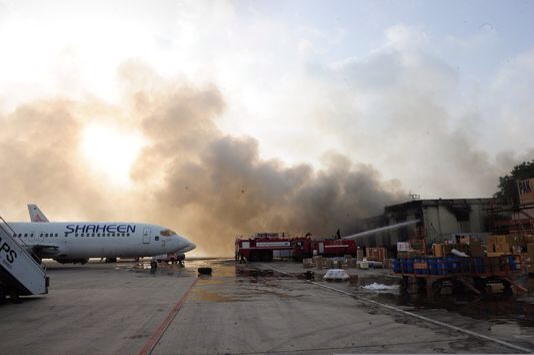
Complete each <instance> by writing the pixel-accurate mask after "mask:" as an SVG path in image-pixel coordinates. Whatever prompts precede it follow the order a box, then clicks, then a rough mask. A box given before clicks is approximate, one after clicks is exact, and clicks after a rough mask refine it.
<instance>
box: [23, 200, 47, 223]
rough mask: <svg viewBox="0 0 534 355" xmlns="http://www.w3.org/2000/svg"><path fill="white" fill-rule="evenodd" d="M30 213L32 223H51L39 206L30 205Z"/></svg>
mask: <svg viewBox="0 0 534 355" xmlns="http://www.w3.org/2000/svg"><path fill="white" fill-rule="evenodd" d="M28 212H29V213H30V221H32V222H50V221H49V220H48V218H46V216H45V215H44V213H43V212H42V211H41V210H40V209H39V207H37V205H34V204H28Z"/></svg>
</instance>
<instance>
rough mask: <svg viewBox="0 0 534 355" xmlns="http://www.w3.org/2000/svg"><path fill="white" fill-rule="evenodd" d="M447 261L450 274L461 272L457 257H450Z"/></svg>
mask: <svg viewBox="0 0 534 355" xmlns="http://www.w3.org/2000/svg"><path fill="white" fill-rule="evenodd" d="M446 260H447V270H448V273H449V274H457V273H459V272H460V260H459V259H458V257H456V256H448V257H446Z"/></svg>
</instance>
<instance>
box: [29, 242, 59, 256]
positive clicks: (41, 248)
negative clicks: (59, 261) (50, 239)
mask: <svg viewBox="0 0 534 355" xmlns="http://www.w3.org/2000/svg"><path fill="white" fill-rule="evenodd" d="M31 249H32V252H33V253H35V255H37V256H38V257H40V258H51V257H54V256H56V255H58V254H59V247H58V246H57V245H40V244H36V245H32V246H31Z"/></svg>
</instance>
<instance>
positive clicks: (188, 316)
mask: <svg viewBox="0 0 534 355" xmlns="http://www.w3.org/2000/svg"><path fill="white" fill-rule="evenodd" d="M47 266H48V274H49V276H50V279H51V285H50V289H49V294H48V295H45V296H39V297H30V298H24V299H23V301H22V303H20V304H16V303H13V302H8V303H7V304H5V305H2V306H0V317H1V318H0V319H1V321H0V339H1V342H2V353H22V354H58V353H74V354H149V353H152V354H265V353H267V354H269V353H271V354H294V353H302V354H328V353H521V352H534V311H533V310H534V308H533V302H532V297H531V295H526V296H523V297H521V298H520V299H513V300H500V299H496V300H491V301H489V303H487V302H486V301H480V300H478V301H477V300H474V301H472V300H467V301H466V300H462V301H460V303H459V304H457V305H456V306H455V307H449V308H448V307H447V304H445V305H442V304H435V303H434V302H429V301H428V300H426V301H425V300H422V301H421V299H419V298H417V299H412V298H408V299H406V298H403V297H401V296H400V295H399V293H398V289H396V288H395V284H396V279H395V277H390V276H389V275H388V271H387V270H369V271H365V270H352V271H351V274H353V275H357V276H358V277H357V279H356V278H354V279H355V280H353V282H351V283H327V282H323V281H321V280H320V277H319V276H318V275H316V281H313V282H310V281H308V280H305V279H304V278H298V277H296V276H299V275H301V274H302V273H303V272H304V271H306V270H304V269H302V265H301V264H294V263H288V262H274V263H265V264H260V263H250V264H236V263H235V262H234V261H228V260H227V261H223V260H196V261H191V262H187V264H186V267H185V268H181V267H179V266H176V265H172V266H171V265H163V266H160V267H159V268H158V269H157V270H156V271H155V272H154V271H153V270H150V269H149V268H148V261H147V262H145V263H135V262H126V261H121V262H119V263H116V264H106V263H100V262H96V261H92V262H90V263H89V264H87V265H83V266H82V265H60V264H57V263H55V262H47ZM199 266H210V267H212V268H213V275H212V276H202V277H198V276H197V273H196V269H197V268H198V267H199ZM313 271H315V272H316V273H317V274H318V273H320V272H324V270H322V271H320V270H313ZM373 284H381V285H385V286H389V287H385V288H384V289H374V288H373V287H370V288H369V287H368V286H369V285H373ZM325 286H326V287H332V288H334V289H335V290H338V291H335V290H332V289H326V288H324V287H325ZM373 302H374V303H373ZM425 302H426V303H425ZM456 302H458V301H456ZM461 302H464V303H461ZM388 307H389V308H388ZM432 321H438V322H442V323H439V324H437V323H435V322H432Z"/></svg>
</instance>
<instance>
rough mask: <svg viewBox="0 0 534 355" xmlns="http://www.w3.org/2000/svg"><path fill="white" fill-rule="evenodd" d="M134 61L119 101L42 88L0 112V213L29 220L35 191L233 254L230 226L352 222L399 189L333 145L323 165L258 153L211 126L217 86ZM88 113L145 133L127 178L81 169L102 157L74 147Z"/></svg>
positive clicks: (249, 228)
mask: <svg viewBox="0 0 534 355" xmlns="http://www.w3.org/2000/svg"><path fill="white" fill-rule="evenodd" d="M132 71H135V73H139V72H143V70H142V68H141V69H139V68H138V67H135V66H134V67H133V68H132V67H128V66H126V68H123V75H124V76H127V77H129V78H130V81H129V82H126V83H124V85H125V86H126V90H125V100H124V106H120V107H111V106H110V105H109V104H106V103H104V102H98V101H96V100H94V99H91V100H86V101H80V102H74V101H68V100H62V99H48V100H42V101H39V102H30V103H27V104H25V105H21V106H19V107H18V108H17V109H16V110H15V111H14V112H11V113H9V114H7V115H4V116H2V117H0V123H1V124H2V127H3V129H2V130H1V132H0V139H1V140H0V163H1V164H2V166H3V167H4V169H3V170H2V173H1V174H0V186H1V187H2V197H3V198H2V202H1V203H0V204H1V208H2V212H3V214H4V216H5V217H8V219H13V218H11V217H13V216H15V217H18V218H19V219H23V220H27V216H26V215H25V208H24V207H25V205H26V203H29V202H36V203H38V204H39V205H40V206H41V208H42V209H43V210H44V212H45V213H46V214H47V215H48V217H49V219H51V220H56V221H58V220H136V221H145V222H152V223H157V224H161V225H166V226H168V227H170V228H173V229H174V230H176V231H177V232H178V233H180V234H183V235H185V236H186V237H188V238H189V239H191V240H192V241H193V242H194V243H196V244H197V245H198V251H197V253H198V254H203V255H230V254H231V253H232V250H233V240H234V238H235V236H236V235H238V234H243V235H248V234H250V233H253V232H258V231H280V232H287V233H295V234H303V233H307V232H310V233H312V234H314V235H333V234H334V233H335V231H336V230H337V229H338V228H340V229H341V231H342V234H349V233H352V232H354V231H355V230H356V228H357V227H358V226H357V223H358V220H359V219H361V218H365V217H369V216H372V215H374V214H377V213H380V211H381V210H382V208H383V206H384V205H386V204H391V203H394V202H397V201H399V200H400V196H405V194H404V192H402V190H401V189H400V188H399V186H398V183H396V182H394V181H393V182H383V181H381V180H380V174H379V173H378V172H377V171H376V170H375V169H373V167H372V166H369V165H363V164H358V165H355V164H353V163H352V162H351V160H350V158H349V157H346V156H342V155H339V154H334V153H331V154H329V155H327V156H325V158H324V161H325V164H324V165H325V167H324V168H323V169H320V170H317V169H314V168H312V167H311V166H310V165H306V164H300V165H295V166H286V165H285V164H284V163H283V162H282V161H281V160H264V159H262V158H260V156H259V147H258V141H257V140H255V139H254V138H253V137H248V136H240V137H236V136H232V135H228V134H225V133H223V132H222V131H221V130H219V129H218V128H217V126H216V119H217V117H219V116H220V115H221V114H222V113H223V112H224V110H225V103H224V98H223V97H222V95H221V93H220V92H219V91H218V89H217V88H216V87H214V86H205V87H194V86H190V85H187V84H176V83H168V82H163V81H162V80H161V79H159V78H157V77H155V76H153V75H150V73H148V74H147V73H146V71H145V72H144V75H141V77H137V78H135V76H134V73H133V72H132ZM131 72H132V75H128V73H131ZM132 77H134V79H131V78H132ZM139 81H141V82H139ZM147 81H148V82H147ZM148 84H149V85H148ZM101 117H106V118H105V119H102V118H101ZM243 119H246V117H244V118H243ZM95 120H96V121H103V122H104V123H106V122H107V123H110V121H112V122H111V123H113V125H116V126H119V127H124V128H125V129H126V128H128V129H129V130H132V129H135V130H137V131H139V132H140V133H142V135H143V136H144V138H145V140H146V144H145V145H144V147H143V149H142V151H141V152H140V154H139V155H138V157H137V159H136V161H135V162H134V164H133V166H132V169H131V171H130V177H131V181H132V184H131V186H129V187H128V188H121V187H113V185H112V184H111V183H110V182H109V181H106V180H105V179H103V178H102V176H95V175H94V174H91V173H89V171H90V170H91V169H90V168H91V167H94V166H98V164H99V161H98V160H92V161H91V160H87V158H84V157H82V156H81V153H80V149H79V146H80V142H81V140H82V136H83V131H84V129H85V127H86V126H87V125H88V124H90V123H93V122H95ZM13 212H14V213H13Z"/></svg>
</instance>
